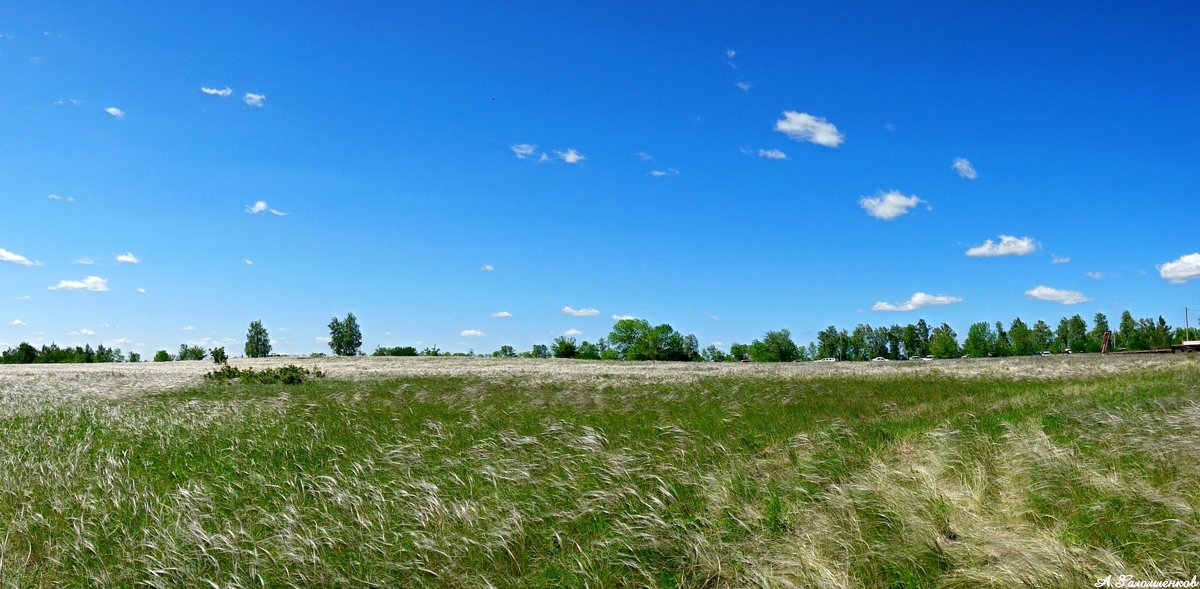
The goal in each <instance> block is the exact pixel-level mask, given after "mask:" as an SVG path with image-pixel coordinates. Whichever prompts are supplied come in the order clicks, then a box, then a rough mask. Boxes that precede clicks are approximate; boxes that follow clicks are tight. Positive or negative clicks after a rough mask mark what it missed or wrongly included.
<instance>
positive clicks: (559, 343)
mask: <svg viewBox="0 0 1200 589" xmlns="http://www.w3.org/2000/svg"><path fill="white" fill-rule="evenodd" d="M550 348H551V351H552V352H553V353H554V357H555V358H574V357H575V356H576V355H578V354H579V344H578V343H576V342H575V338H573V337H567V336H563V335H560V336H558V337H556V338H554V341H553V342H552V343H551V345H550Z"/></svg>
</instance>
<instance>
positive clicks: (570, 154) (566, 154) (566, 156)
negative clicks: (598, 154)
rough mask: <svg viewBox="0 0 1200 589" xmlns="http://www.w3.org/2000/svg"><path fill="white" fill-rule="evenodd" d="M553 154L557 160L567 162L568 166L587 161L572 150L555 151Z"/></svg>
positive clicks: (580, 154)
mask: <svg viewBox="0 0 1200 589" xmlns="http://www.w3.org/2000/svg"><path fill="white" fill-rule="evenodd" d="M554 153H555V154H556V155H558V159H560V160H562V161H564V162H567V163H568V164H577V163H579V162H581V161H583V160H585V159H587V158H586V157H584V155H583V154H582V153H579V152H578V151H575V149H574V148H567V150H566V151H558V150H555V151H554Z"/></svg>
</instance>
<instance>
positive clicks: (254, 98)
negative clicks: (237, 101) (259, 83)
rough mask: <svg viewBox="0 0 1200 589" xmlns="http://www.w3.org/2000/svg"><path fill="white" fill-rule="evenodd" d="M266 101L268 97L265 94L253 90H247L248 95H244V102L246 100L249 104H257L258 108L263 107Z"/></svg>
mask: <svg viewBox="0 0 1200 589" xmlns="http://www.w3.org/2000/svg"><path fill="white" fill-rule="evenodd" d="M266 101H267V97H266V96H265V95H263V94H254V93H253V92H247V93H246V95H245V96H243V97H242V102H245V103H246V105H247V106H257V107H258V108H262V107H263V104H264V103H266Z"/></svg>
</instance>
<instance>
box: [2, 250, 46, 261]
mask: <svg viewBox="0 0 1200 589" xmlns="http://www.w3.org/2000/svg"><path fill="white" fill-rule="evenodd" d="M0 262H9V263H12V264H19V265H21V266H41V265H42V263H41V262H36V261H33V260H30V259H29V258H26V257H25V256H22V255H21V254H18V253H16V252H10V251H8V250H6V249H4V248H2V247H0Z"/></svg>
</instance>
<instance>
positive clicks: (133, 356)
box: [129, 352, 142, 362]
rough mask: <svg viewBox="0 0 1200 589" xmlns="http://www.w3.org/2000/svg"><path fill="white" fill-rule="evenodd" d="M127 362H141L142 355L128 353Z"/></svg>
mask: <svg viewBox="0 0 1200 589" xmlns="http://www.w3.org/2000/svg"><path fill="white" fill-rule="evenodd" d="M129 361H130V362H141V361H142V355H141V354H139V353H137V352H130V353H129Z"/></svg>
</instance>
